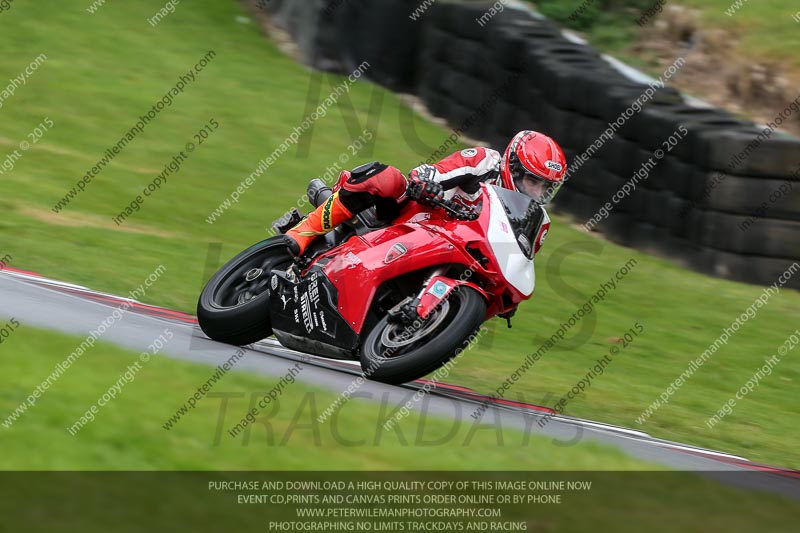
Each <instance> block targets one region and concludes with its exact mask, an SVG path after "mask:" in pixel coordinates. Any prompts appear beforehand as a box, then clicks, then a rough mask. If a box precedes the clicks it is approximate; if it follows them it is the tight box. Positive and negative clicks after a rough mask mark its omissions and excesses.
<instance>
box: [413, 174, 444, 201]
mask: <svg viewBox="0 0 800 533" xmlns="http://www.w3.org/2000/svg"><path fill="white" fill-rule="evenodd" d="M406 196H407V197H409V198H411V199H412V200H416V201H417V202H420V203H423V204H424V203H431V202H432V201H434V200H441V199H442V198H443V197H444V189H442V186H441V184H439V183H437V182H435V181H433V180H423V179H412V180H411V181H409V182H408V186H407V187H406Z"/></svg>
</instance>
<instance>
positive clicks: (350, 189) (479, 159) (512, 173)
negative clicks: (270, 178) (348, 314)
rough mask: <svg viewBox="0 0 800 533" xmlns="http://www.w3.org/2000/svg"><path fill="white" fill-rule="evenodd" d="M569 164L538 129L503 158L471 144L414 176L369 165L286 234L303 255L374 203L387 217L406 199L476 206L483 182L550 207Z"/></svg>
mask: <svg viewBox="0 0 800 533" xmlns="http://www.w3.org/2000/svg"><path fill="white" fill-rule="evenodd" d="M566 166H567V165H566V160H565V158H564V153H563V151H562V150H561V148H560V147H559V146H558V144H557V143H556V142H555V141H554V140H553V139H551V138H550V137H548V136H547V135H544V134H542V133H538V132H534V131H521V132H519V133H518V134H517V135H515V136H514V138H513V139H512V140H511V143H509V145H508V148H506V151H505V154H504V155H503V157H502V158H501V157H500V154H499V153H498V152H497V151H495V150H492V149H491V148H482V147H475V148H467V149H465V150H461V151H460V152H456V153H454V154H451V155H449V156H447V157H446V158H444V159H442V160H441V161H439V162H438V163H436V164H434V165H420V166H418V167H416V168H415V169H413V170H412V171H411V172H410V173H409V177H408V179H407V178H406V177H405V176H403V174H402V173H401V172H400V171H399V170H398V169H396V168H395V167H392V166H388V165H384V164H382V163H378V162H377V161H376V162H373V163H368V164H366V165H362V166H360V167H358V168H355V169H353V170H352V172H347V171H344V172H342V174H341V175H340V176H339V181H338V182H337V183H336V185H335V186H334V191H335V192H334V193H333V195H332V196H331V197H330V198H328V199H327V200H326V201H325V202H324V203H323V204H322V205H320V206H319V207H318V208H317V209H316V210H315V211H313V212H312V213H311V214H309V215H308V216H307V217H306V218H304V219H303V220H302V221H301V222H300V223H299V224H297V225H296V226H295V227H293V228H292V229H290V230H289V231H287V232H286V236H287V237H288V239H287V243H288V244H289V247H290V249H291V250H292V252H293V253H294V254H295V255H301V254H302V253H303V252H304V251H305V249H306V247H307V246H308V245H309V244H310V243H311V241H313V240H314V239H315V238H316V237H317V236H319V235H323V234H325V233H327V232H329V231H331V230H332V229H334V228H335V227H336V226H337V225H339V224H341V223H342V222H345V221H347V220H350V219H351V218H353V217H354V216H355V214H356V213H360V212H361V211H363V210H365V209H367V208H369V207H371V206H373V205H374V206H376V209H377V210H378V216H379V218H382V219H389V218H393V215H392V213H394V216H396V213H397V212H399V210H398V207H399V204H400V203H402V202H403V201H405V200H406V199H412V200H416V201H419V202H423V203H424V202H425V201H426V200H431V199H435V198H442V197H444V198H445V199H452V198H453V197H454V196H455V197H458V198H459V199H460V200H462V201H463V202H464V203H466V204H472V205H475V204H476V203H477V202H478V201H479V198H480V183H481V182H483V183H489V184H494V185H499V186H501V187H505V188H507V189H511V190H516V191H519V192H522V193H524V194H526V195H528V196H530V197H531V198H533V200H534V201H536V202H537V203H538V204H540V205H544V204H545V203H547V202H548V201H549V200H550V199H552V197H553V196H555V193H556V192H557V191H558V189H559V187H560V186H561V184H562V183H563V182H564V175H565V172H566ZM549 228H550V217H548V216H547V213H546V212H545V213H544V218H543V222H542V225H541V228H539V233H538V235H537V237H536V243H535V247H534V252H537V251H539V248H540V247H541V246H542V243H543V242H544V239H545V237H546V236H547V231H548V229H549Z"/></svg>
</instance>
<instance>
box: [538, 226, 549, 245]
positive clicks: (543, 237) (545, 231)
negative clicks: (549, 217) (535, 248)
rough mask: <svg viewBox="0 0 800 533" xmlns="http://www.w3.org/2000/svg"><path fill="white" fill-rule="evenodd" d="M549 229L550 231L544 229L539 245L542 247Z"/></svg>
mask: <svg viewBox="0 0 800 533" xmlns="http://www.w3.org/2000/svg"><path fill="white" fill-rule="evenodd" d="M548 231H550V230H549V229H546V230H544V231H543V232H542V236H541V237H539V247H541V246H542V245H543V244H544V239H545V237H547V232H548Z"/></svg>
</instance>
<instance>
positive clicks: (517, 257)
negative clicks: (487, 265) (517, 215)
mask: <svg viewBox="0 0 800 533" xmlns="http://www.w3.org/2000/svg"><path fill="white" fill-rule="evenodd" d="M486 190H487V192H488V194H489V206H490V208H491V209H490V211H489V235H488V239H489V246H490V247H491V249H492V252H494V255H495V257H496V258H497V263H498V264H499V265H500V272H501V273H502V274H503V277H504V278H505V279H506V281H508V282H509V283H510V284H511V285H512V286H513V287H514V288H515V289H517V290H518V291H519V292H521V293H522V294H524V295H525V296H530V295H531V294H533V289H534V286H535V285H536V276H535V273H534V271H533V260H531V259H528V258H527V257H526V256H525V254H524V253H523V252H522V249H521V248H520V247H519V243H518V242H517V238H516V237H515V236H514V229H513V228H512V227H511V221H510V220H508V216H507V215H506V210H505V208H504V207H503V204H502V203H501V202H500V198H499V197H498V196H497V193H496V192H495V190H494V188H493V187H486ZM503 224H505V225H506V230H505V231H503V228H502V225H503ZM534 245H535V243H531V246H534Z"/></svg>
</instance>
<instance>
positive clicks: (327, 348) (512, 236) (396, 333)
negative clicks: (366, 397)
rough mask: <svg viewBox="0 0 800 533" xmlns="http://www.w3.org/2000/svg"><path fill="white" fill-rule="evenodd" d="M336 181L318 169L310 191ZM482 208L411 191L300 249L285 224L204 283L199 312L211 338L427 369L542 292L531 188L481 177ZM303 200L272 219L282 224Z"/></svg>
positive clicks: (399, 376)
mask: <svg viewBox="0 0 800 533" xmlns="http://www.w3.org/2000/svg"><path fill="white" fill-rule="evenodd" d="M331 194H332V191H331V189H330V188H329V187H327V186H326V185H325V184H324V183H323V182H322V181H321V180H312V182H311V184H309V188H308V197H309V201H310V202H311V203H312V204H313V205H314V206H319V205H321V204H322V203H323V202H324V201H325V200H326V199H327V198H328V197H329V196H330V195H331ZM479 205H480V209H479V210H476V208H474V207H472V206H470V205H467V204H466V203H464V202H459V201H454V200H445V199H443V198H435V199H433V200H430V201H427V202H426V203H425V204H423V203H420V202H413V201H409V202H406V203H405V204H404V205H401V206H400V209H399V214H398V215H397V216H396V217H395V218H394V219H393V220H391V221H388V222H387V221H382V220H380V219H379V218H378V217H377V216H376V210H375V208H374V207H372V208H370V209H368V210H366V211H363V212H362V213H360V214H358V215H357V216H356V217H354V218H353V219H352V220H351V221H349V222H346V223H344V224H341V225H339V226H338V227H337V228H336V229H335V230H333V231H332V232H330V233H328V234H327V235H326V236H324V237H319V238H317V239H316V240H315V241H314V242H312V243H311V245H309V247H308V248H307V250H306V251H305V253H304V254H303V255H302V256H301V257H299V258H296V257H293V255H292V254H291V253H290V252H289V249H288V247H287V245H286V243H285V240H284V238H283V237H282V236H281V235H277V236H275V237H272V238H268V239H266V240H264V241H262V242H260V243H258V244H255V245H253V246H251V247H250V248H248V249H246V250H244V251H243V252H241V253H240V254H238V255H237V256H235V257H234V258H233V259H231V260H230V261H229V262H228V263H227V264H226V265H225V266H223V267H222V268H221V269H220V270H219V272H217V273H216V274H215V275H214V276H213V277H212V278H211V279H210V280H209V282H208V284H207V285H206V286H205V288H204V289H203V291H202V294H201V295H200V299H199V301H198V306H197V318H198V321H199V324H200V327H201V328H202V330H203V332H204V333H205V334H206V335H207V336H208V337H209V338H211V339H213V340H216V341H220V342H225V343H229V344H235V345H240V346H242V345H246V344H250V343H253V342H256V341H259V340H261V339H264V338H266V337H268V336H270V335H272V334H274V335H275V337H276V338H277V340H278V341H279V342H280V344H281V345H283V346H285V347H287V348H290V349H293V350H298V351H301V352H305V353H310V354H316V355H319V356H323V357H328V358H336V359H350V360H357V361H359V362H360V364H361V368H362V370H363V373H364V376H365V377H366V378H368V379H372V380H376V381H381V382H385V383H391V384H399V383H405V382H409V381H413V380H415V379H418V378H420V377H422V376H425V375H426V374H429V373H430V372H433V371H434V370H436V369H437V368H439V367H441V366H442V365H443V364H445V363H446V362H447V361H448V360H450V359H451V358H453V357H454V356H455V355H457V354H458V353H461V351H463V350H464V349H465V348H466V347H467V345H468V344H469V342H471V340H472V339H474V337H475V335H476V333H477V332H478V330H479V329H480V327H481V325H482V324H483V322H484V321H486V320H488V319H490V318H492V317H495V316H500V317H503V318H506V319H507V320H508V326H509V327H511V316H512V315H513V314H514V312H515V310H516V307H517V305H518V304H519V303H520V302H521V301H523V300H527V299H528V298H530V297H531V295H532V294H533V289H534V269H533V252H534V241H535V238H536V235H537V234H538V231H539V229H540V227H541V224H542V221H543V217H544V214H543V213H544V211H543V210H542V208H541V207H540V206H539V205H538V204H537V203H536V202H534V201H533V200H531V199H530V198H529V197H528V196H526V195H524V194H521V193H519V192H516V191H512V190H509V189H504V188H502V187H498V186H494V185H487V184H482V185H481V196H480V202H479ZM301 218H302V215H301V214H300V213H299V211H297V209H296V208H295V209H293V210H292V211H290V212H289V213H288V214H287V216H284V217H283V218H282V219H279V220H278V221H276V223H275V224H274V225H273V227H274V228H275V229H276V231H277V232H278V233H284V232H285V231H287V230H288V229H289V228H291V227H292V226H294V225H295V224H296V223H297V222H299V221H300V220H301Z"/></svg>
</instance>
